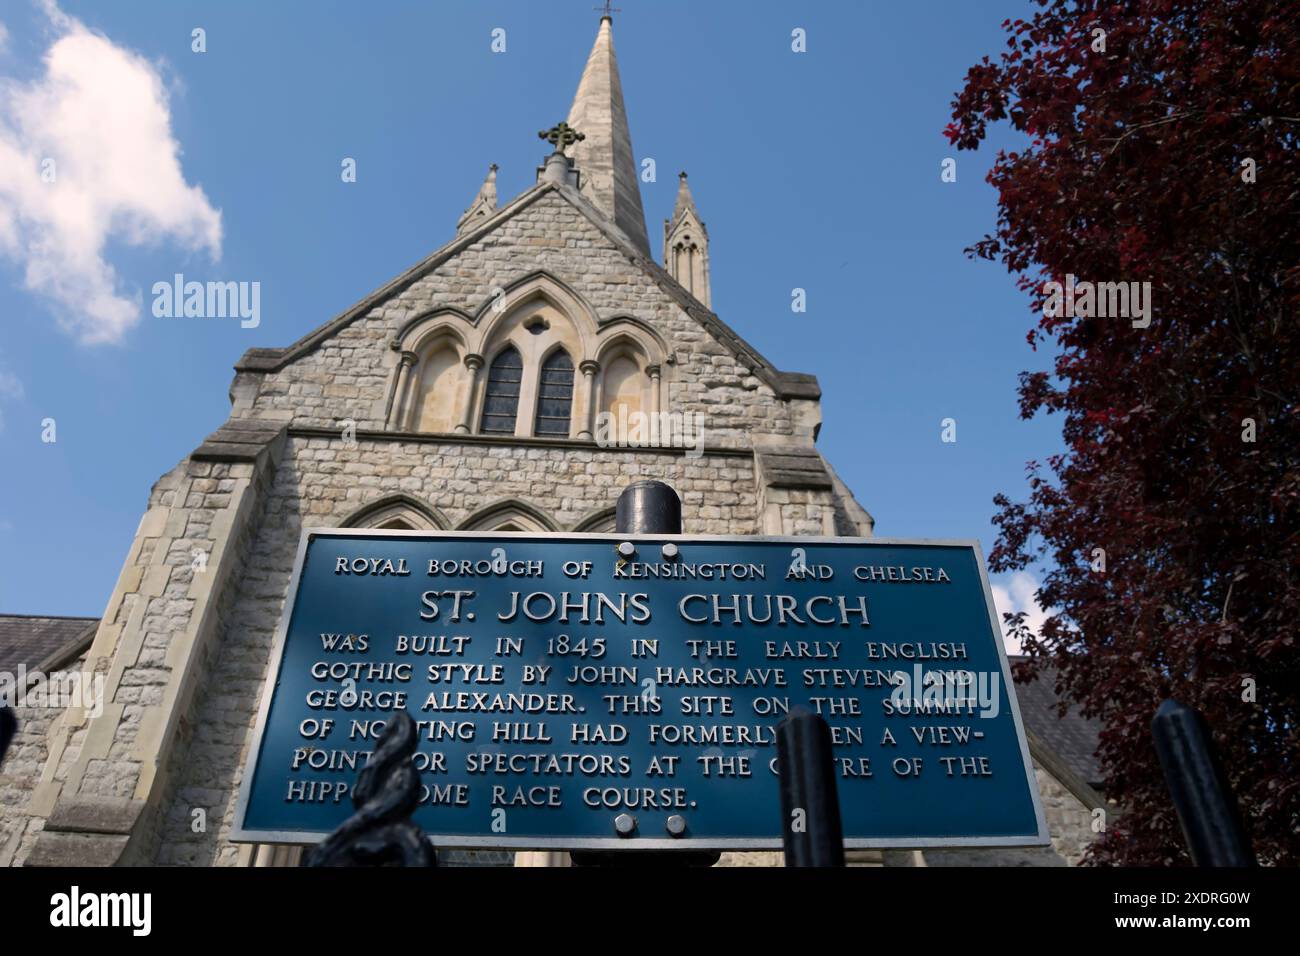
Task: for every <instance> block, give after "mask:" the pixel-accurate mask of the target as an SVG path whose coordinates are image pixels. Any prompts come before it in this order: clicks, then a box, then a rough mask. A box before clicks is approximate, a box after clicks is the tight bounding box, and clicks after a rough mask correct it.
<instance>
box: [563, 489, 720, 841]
mask: <svg viewBox="0 0 1300 956" xmlns="http://www.w3.org/2000/svg"><path fill="white" fill-rule="evenodd" d="M614 530H615V531H621V532H623V533H625V534H681V533H682V499H681V498H679V497H677V492H676V491H674V490H673V488H672V486H671V485H666V484H664V483H663V482H662V481H638V482H636V483H635V484H631V485H628V486H627V487H626V488H624V489H623V493H622V494H620V495H619V496H618V504H617V505H616V506H615V508H614ZM569 856H570V857H571V859H572V860H573V865H574V866H638V865H639V866H663V865H665V864H667V865H670V866H713V864H715V863H717V862H718V859H719V857H720V856H721V854H720V853H717V852H716V851H708V850H703V851H700V850H696V851H689V852H681V851H674V852H672V853H664V852H662V851H656V850H618V851H601V850H588V851H575V852H572V853H570V854H569Z"/></svg>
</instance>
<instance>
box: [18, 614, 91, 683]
mask: <svg viewBox="0 0 1300 956" xmlns="http://www.w3.org/2000/svg"><path fill="white" fill-rule="evenodd" d="M98 626H99V618H97V617H45V616H39V615H28V614H0V671H4V672H7V673H10V674H12V673H15V672H16V671H17V670H18V665H19V664H26V665H27V669H28V670H29V671H30V670H35V669H36V668H37V667H39V666H40V665H41V664H42V663H43V662H44V661H46V660H49V659H50V658H52V657H55V656H56V655H57V654H59V653H60V652H63V651H68V652H70V651H71V649H72V648H73V647H74V646H75V645H77V644H79V643H83V642H84V643H89V640H90V638H92V637H93V636H94V633H95V629H96V628H97V627H98Z"/></svg>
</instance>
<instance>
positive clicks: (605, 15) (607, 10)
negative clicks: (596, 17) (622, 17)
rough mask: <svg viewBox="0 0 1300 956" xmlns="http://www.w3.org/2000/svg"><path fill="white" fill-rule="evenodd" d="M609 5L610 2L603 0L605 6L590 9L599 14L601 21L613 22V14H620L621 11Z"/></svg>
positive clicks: (609, 0) (610, 0)
mask: <svg viewBox="0 0 1300 956" xmlns="http://www.w3.org/2000/svg"><path fill="white" fill-rule="evenodd" d="M611 3H612V0H605V5H604V6H603V7H592V9H593V10H595V11H597V12H598V13H599V14H600V17H601V19H602V20H613V19H614V14H616V13H622V12H623V11H622V10H620V9H619V8H618V7H615V6H611V5H610V4H611Z"/></svg>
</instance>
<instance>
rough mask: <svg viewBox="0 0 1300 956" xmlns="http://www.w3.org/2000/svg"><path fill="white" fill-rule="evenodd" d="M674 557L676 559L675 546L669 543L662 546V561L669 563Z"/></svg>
mask: <svg viewBox="0 0 1300 956" xmlns="http://www.w3.org/2000/svg"><path fill="white" fill-rule="evenodd" d="M675 557H677V545H675V544H673V543H672V542H671V541H669V542H667V543H666V544H665V545H664V560H665V561H671V560H673V558H675Z"/></svg>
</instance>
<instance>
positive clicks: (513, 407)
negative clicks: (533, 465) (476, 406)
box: [479, 345, 524, 435]
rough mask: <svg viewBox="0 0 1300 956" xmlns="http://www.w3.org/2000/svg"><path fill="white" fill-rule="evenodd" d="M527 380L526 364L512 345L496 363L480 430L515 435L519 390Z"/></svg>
mask: <svg viewBox="0 0 1300 956" xmlns="http://www.w3.org/2000/svg"><path fill="white" fill-rule="evenodd" d="M523 380H524V363H523V360H522V359H521V358H520V357H519V352H518V350H517V349H516V348H515V347H514V346H513V345H512V346H510V347H509V348H507V349H505V350H504V351H502V352H501V353H500V354H499V355H497V357H496V358H494V359H493V360H492V367H491V368H490V369H489V370H488V380H487V392H486V394H485V396H484V399H483V420H482V422H481V423H480V425H479V430H480V431H483V432H489V433H492V434H497V435H502V434H504V435H513V434H514V433H515V418H516V417H517V416H518V414H519V386H520V383H521V382H523Z"/></svg>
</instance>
